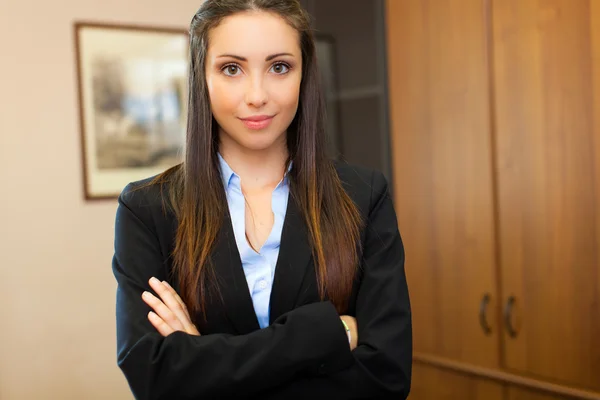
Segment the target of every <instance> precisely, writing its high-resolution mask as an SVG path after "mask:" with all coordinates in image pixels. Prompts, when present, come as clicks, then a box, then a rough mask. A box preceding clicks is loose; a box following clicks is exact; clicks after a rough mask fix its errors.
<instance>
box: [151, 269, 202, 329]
mask: <svg viewBox="0 0 600 400" xmlns="http://www.w3.org/2000/svg"><path fill="white" fill-rule="evenodd" d="M150 287H151V288H152V289H153V290H154V291H155V292H156V293H157V294H158V295H159V296H160V299H159V298H157V297H156V296H154V295H153V294H152V293H150V292H144V293H143V294H142V299H143V300H144V302H145V303H146V304H148V305H149V306H150V307H152V309H153V310H154V311H150V312H149V313H148V320H150V323H151V324H152V325H153V326H154V327H155V328H156V330H157V331H158V332H159V333H160V334H161V335H163V336H168V335H170V334H171V333H173V332H175V331H182V332H186V333H188V334H190V335H196V336H200V332H198V329H197V328H196V326H195V325H194V324H193V323H192V319H191V318H190V314H189V313H188V310H187V307H186V306H185V303H184V302H183V300H181V297H179V295H178V294H177V292H176V291H175V289H173V288H172V287H171V285H169V284H168V283H167V281H162V282H161V281H159V280H158V279H156V278H154V277H153V278H151V279H150ZM161 299H162V301H161Z"/></svg>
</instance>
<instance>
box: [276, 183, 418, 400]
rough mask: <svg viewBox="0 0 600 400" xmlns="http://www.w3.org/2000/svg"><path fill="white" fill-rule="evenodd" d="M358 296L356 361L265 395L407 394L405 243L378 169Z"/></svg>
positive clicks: (397, 398) (379, 396) (408, 330)
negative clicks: (332, 371) (346, 366)
mask: <svg viewBox="0 0 600 400" xmlns="http://www.w3.org/2000/svg"><path fill="white" fill-rule="evenodd" d="M371 186H372V196H371V197H372V200H371V207H370V213H369V218H368V221H367V227H366V229H367V231H366V238H365V245H364V254H363V277H362V281H361V284H360V288H359V291H358V296H357V300H356V316H355V317H356V320H357V324H358V346H357V348H356V349H355V350H354V351H353V352H352V354H353V356H354V359H355V362H354V363H353V364H352V365H351V366H350V367H348V368H346V369H344V370H342V371H338V372H334V373H332V374H329V375H327V376H311V375H310V374H308V375H307V376H304V377H303V378H300V379H296V380H294V381H293V382H291V383H286V384H284V385H281V386H280V387H279V388H277V389H275V390H270V391H268V392H266V393H265V394H266V395H267V396H266V398H267V399H283V398H308V397H307V396H310V395H311V394H313V395H314V394H315V393H327V394H331V395H334V394H335V398H338V399H345V400H350V399H388V398H389V399H395V400H400V399H406V398H407V397H408V394H409V392H410V382H411V365H412V324H411V309H410V301H409V294H408V288H407V283H406V277H405V271H404V247H403V244H402V240H401V237H400V233H399V231H398V226H397V222H396V221H397V220H396V214H395V211H394V207H393V202H392V199H391V197H390V195H389V193H388V186H387V182H386V180H385V178H384V177H383V175H382V174H380V173H375V175H374V177H373V182H372V185H371Z"/></svg>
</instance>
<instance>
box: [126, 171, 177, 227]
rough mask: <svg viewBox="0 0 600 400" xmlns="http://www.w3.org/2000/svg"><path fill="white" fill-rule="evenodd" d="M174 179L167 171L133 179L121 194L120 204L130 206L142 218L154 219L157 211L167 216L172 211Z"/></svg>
mask: <svg viewBox="0 0 600 400" xmlns="http://www.w3.org/2000/svg"><path fill="white" fill-rule="evenodd" d="M173 181H174V180H173V177H172V176H170V175H169V174H165V173H161V174H157V175H153V176H149V177H147V178H144V179H140V180H136V181H131V182H129V183H128V184H127V185H126V186H125V187H124V188H123V190H122V191H121V193H120V195H119V198H118V203H119V206H121V207H127V208H129V209H130V210H131V211H133V212H134V213H135V214H136V215H138V217H140V218H151V219H152V215H156V214H157V213H160V214H163V215H164V216H167V214H170V213H171V211H172V207H170V201H171V196H170V195H171V192H172V190H173V189H174V183H173Z"/></svg>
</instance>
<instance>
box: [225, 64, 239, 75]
mask: <svg viewBox="0 0 600 400" xmlns="http://www.w3.org/2000/svg"><path fill="white" fill-rule="evenodd" d="M221 71H223V73H224V74H225V75H227V76H236V75H237V74H238V73H239V72H240V66H239V65H237V64H227V65H225V66H224V67H223V68H221Z"/></svg>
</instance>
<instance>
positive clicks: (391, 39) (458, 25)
mask: <svg viewBox="0 0 600 400" xmlns="http://www.w3.org/2000/svg"><path fill="white" fill-rule="evenodd" d="M483 5H484V2H483V1H481V0H444V1H439V0H419V1H397V0H388V2H387V12H386V15H387V29H388V35H387V44H388V60H389V66H388V74H389V77H388V79H389V97H390V117H391V126H392V133H391V142H392V160H393V167H394V168H393V171H394V172H393V175H394V197H395V199H394V200H395V205H396V210H397V213H398V221H399V226H400V231H401V233H402V235H403V239H404V242H405V247H406V270H407V276H408V284H409V290H410V295H411V302H412V307H413V311H414V313H413V327H414V348H415V352H416V353H428V354H434V355H437V356H443V357H448V358H452V359H454V360H459V361H464V362H468V363H473V364H478V365H482V366H488V367H497V366H498V358H499V354H498V345H499V336H498V332H499V329H500V327H499V324H498V323H497V317H498V315H497V314H496V313H497V310H498V305H499V304H500V300H499V298H498V296H497V295H496V279H495V268H496V265H495V254H494V253H495V245H494V223H493V192H492V188H493V184H492V182H493V179H492V171H491V168H492V160H491V136H490V126H491V123H490V112H489V109H490V106H489V103H490V99H489V85H488V81H489V74H488V65H487V64H486V60H487V55H486V52H487V50H486V21H485V18H484V15H485V13H484V9H483V8H484V7H483ZM485 294H489V296H490V301H489V304H488V305H487V306H486V305H485V304H482V301H483V298H484V295H485ZM480 311H482V314H483V317H484V318H482V319H483V321H481V320H480ZM487 325H489V327H490V328H491V333H490V334H486V331H485V330H484V329H483V327H484V326H487Z"/></svg>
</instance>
